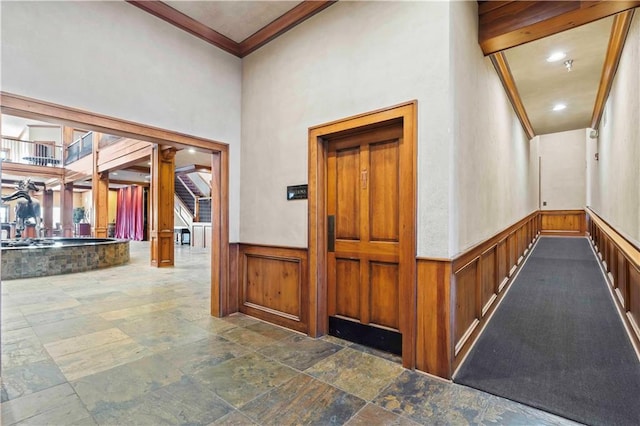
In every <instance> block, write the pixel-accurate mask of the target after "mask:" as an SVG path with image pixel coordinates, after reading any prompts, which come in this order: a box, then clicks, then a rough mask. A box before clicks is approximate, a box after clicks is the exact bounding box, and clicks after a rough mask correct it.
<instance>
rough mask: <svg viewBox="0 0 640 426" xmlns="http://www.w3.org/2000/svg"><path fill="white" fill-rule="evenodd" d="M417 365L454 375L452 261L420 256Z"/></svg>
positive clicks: (435, 371)
mask: <svg viewBox="0 0 640 426" xmlns="http://www.w3.org/2000/svg"><path fill="white" fill-rule="evenodd" d="M416 263H417V282H418V296H417V323H416V368H417V369H419V370H421V371H425V372H427V373H429V374H433V375H436V376H438V377H443V378H446V379H449V378H451V375H452V374H453V370H452V365H453V352H452V348H453V345H452V344H451V330H452V324H451V312H453V309H452V306H451V302H452V298H451V260H450V259H426V258H418V259H417V262H416Z"/></svg>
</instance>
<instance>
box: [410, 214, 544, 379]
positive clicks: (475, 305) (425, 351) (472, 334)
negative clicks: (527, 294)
mask: <svg viewBox="0 0 640 426" xmlns="http://www.w3.org/2000/svg"><path fill="white" fill-rule="evenodd" d="M539 215H540V212H539V211H536V212H533V213H531V214H530V215H528V216H527V217H525V218H524V219H522V220H520V221H518V222H517V223H515V224H513V225H512V226H510V227H508V228H507V229H505V230H503V231H502V232H500V233H498V234H496V235H494V236H493V237H491V238H489V239H487V240H486V241H484V242H482V243H481V244H478V245H477V246H475V247H473V248H471V249H469V250H467V251H466V252H464V253H462V254H461V255H459V256H457V257H456V258H454V259H424V258H419V259H418V260H417V273H418V321H417V341H416V346H417V352H416V367H417V368H418V369H419V370H422V371H425V372H427V373H430V374H434V375H436V376H440V377H444V378H447V379H450V378H451V377H452V375H453V372H454V370H455V369H456V368H457V367H458V365H459V364H460V362H461V360H462V359H463V357H464V355H465V354H466V353H467V351H468V350H469V348H470V347H471V345H472V343H473V342H474V340H475V339H476V338H477V336H478V333H479V332H480V330H481V329H482V326H483V325H484V324H485V322H486V321H487V318H488V317H489V315H490V314H491V312H493V310H494V309H495V307H496V304H497V301H498V300H500V298H501V297H502V295H503V294H504V293H505V290H506V288H507V286H508V285H509V284H510V283H511V281H512V280H511V278H512V277H513V274H514V273H515V271H516V270H517V269H518V266H519V265H521V263H522V261H523V259H524V257H525V256H526V255H527V254H528V253H529V250H530V248H531V246H532V244H533V242H534V241H535V240H536V238H538V236H539V235H540V223H541V221H540V219H539Z"/></svg>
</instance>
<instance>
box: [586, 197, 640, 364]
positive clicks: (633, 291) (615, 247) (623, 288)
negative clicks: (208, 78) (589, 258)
mask: <svg viewBox="0 0 640 426" xmlns="http://www.w3.org/2000/svg"><path fill="white" fill-rule="evenodd" d="M586 214H587V222H588V227H589V232H588V233H589V237H590V238H589V241H590V242H591V244H592V245H593V248H594V251H595V252H596V253H598V256H597V258H598V261H599V262H600V263H601V265H602V268H603V269H604V271H605V277H606V280H607V282H608V284H609V290H610V291H611V295H612V298H613V300H614V303H615V305H616V308H617V309H618V312H620V315H621V317H622V319H623V321H624V322H625V325H626V327H627V330H628V331H629V335H630V337H631V341H632V343H633V345H634V347H635V349H636V352H637V353H638V356H640V249H639V248H638V247H637V246H636V245H634V244H632V243H630V242H629V241H628V240H627V239H626V238H625V237H624V235H622V234H620V233H619V232H618V231H617V230H616V229H615V228H613V227H612V226H610V225H609V224H608V223H607V222H606V221H605V220H604V219H602V218H601V217H600V216H598V215H597V214H596V213H595V212H594V211H593V210H591V209H589V208H587V209H586Z"/></svg>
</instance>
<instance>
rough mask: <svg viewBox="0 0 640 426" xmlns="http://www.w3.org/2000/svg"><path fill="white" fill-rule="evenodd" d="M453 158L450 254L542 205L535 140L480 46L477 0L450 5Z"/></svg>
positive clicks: (463, 248)
mask: <svg viewBox="0 0 640 426" xmlns="http://www.w3.org/2000/svg"><path fill="white" fill-rule="evenodd" d="M450 16H451V28H450V31H451V69H452V72H453V81H452V87H453V99H454V104H453V110H452V116H453V125H452V129H453V130H452V139H453V153H452V156H453V159H452V165H453V166H452V169H453V170H452V173H453V179H452V193H453V195H452V197H451V203H452V205H451V208H450V211H451V217H450V219H451V224H450V226H449V228H450V229H451V243H450V250H449V255H450V256H455V255H456V254H458V253H460V252H462V251H464V250H465V249H467V248H469V247H471V246H474V245H475V244H477V243H479V242H481V241H483V240H485V239H487V238H489V237H491V236H492V235H494V234H496V233H497V232H499V231H501V230H503V229H505V228H506V227H508V226H509V225H512V224H513V223H515V222H517V221H518V220H520V219H522V218H523V217H525V216H527V215H528V214H529V213H531V212H533V211H534V210H536V209H537V200H538V195H537V191H538V185H537V178H538V176H537V162H538V161H537V156H536V145H535V143H530V142H529V139H528V138H527V136H526V134H525V133H524V131H523V130H522V126H521V125H520V122H519V121H518V118H517V116H516V115H515V113H514V111H513V108H512V107H511V104H510V103H509V100H508V98H507V96H506V95H505V91H504V89H503V87H502V84H501V82H500V79H499V78H498V75H497V74H496V71H495V70H494V68H493V65H492V64H491V61H490V59H489V58H485V57H484V55H483V54H482V51H481V50H480V47H479V46H478V40H477V32H478V15H477V9H476V7H475V2H473V3H469V2H467V3H463V2H453V3H452V4H451V15H450Z"/></svg>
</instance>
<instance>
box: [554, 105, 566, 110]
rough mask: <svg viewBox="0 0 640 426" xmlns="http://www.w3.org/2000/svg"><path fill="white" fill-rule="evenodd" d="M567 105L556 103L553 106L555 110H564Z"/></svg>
mask: <svg viewBox="0 0 640 426" xmlns="http://www.w3.org/2000/svg"><path fill="white" fill-rule="evenodd" d="M566 107H567V106H566V105H565V104H555V105H554V106H553V110H554V111H562V110H563V109H565V108H566Z"/></svg>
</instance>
